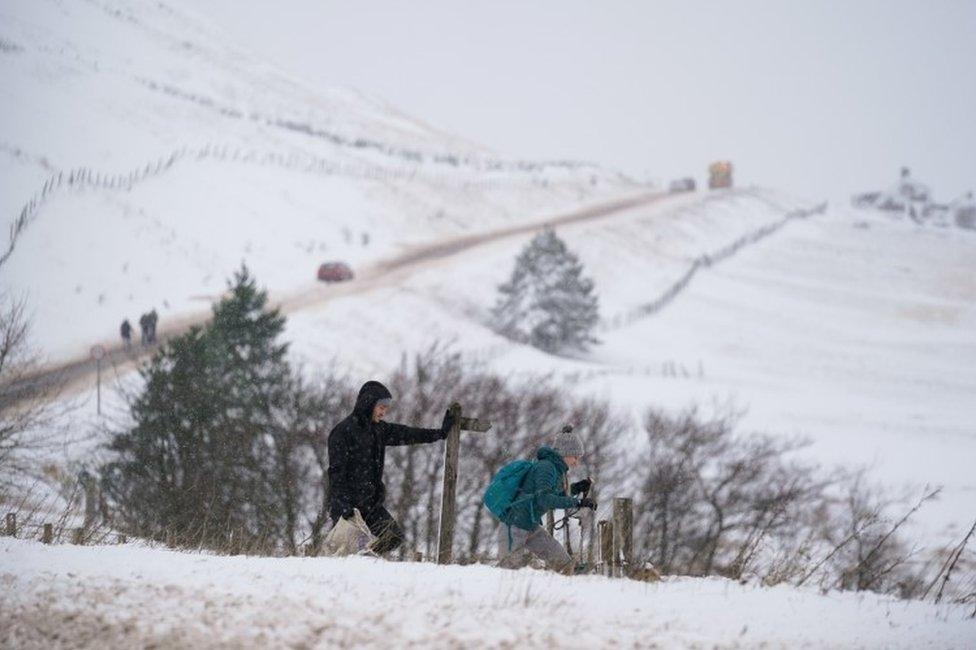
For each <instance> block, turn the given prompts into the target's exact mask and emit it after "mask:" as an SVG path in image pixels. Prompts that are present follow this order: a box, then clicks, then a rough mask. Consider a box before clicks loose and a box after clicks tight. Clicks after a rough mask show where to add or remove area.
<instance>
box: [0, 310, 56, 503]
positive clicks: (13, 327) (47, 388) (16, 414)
mask: <svg viewBox="0 0 976 650" xmlns="http://www.w3.org/2000/svg"><path fill="white" fill-rule="evenodd" d="M40 366H41V358H40V355H39V354H38V353H37V352H35V351H34V350H33V349H32V348H31V346H30V321H29V319H28V317H27V311H26V303H25V301H24V300H22V299H15V298H12V297H11V296H9V295H7V294H2V293H0V489H2V490H4V491H5V492H10V491H11V489H12V488H13V487H14V486H15V485H17V484H18V483H23V482H25V480H26V481H28V482H29V480H30V479H31V478H37V476H38V472H37V461H36V456H37V454H38V453H40V452H42V451H44V450H46V449H49V448H50V447H51V446H52V445H54V444H55V441H56V439H57V431H55V430H54V423H55V421H56V420H57V416H58V415H60V414H62V412H63V409H64V407H62V406H60V405H59V404H58V403H57V402H56V399H57V397H58V395H59V394H60V391H61V388H62V381H61V380H60V378H58V377H51V376H43V377H42V376H40V375H38V373H37V371H38V370H39V369H40Z"/></svg>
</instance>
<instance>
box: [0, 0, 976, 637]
mask: <svg viewBox="0 0 976 650" xmlns="http://www.w3.org/2000/svg"><path fill="white" fill-rule="evenodd" d="M0 46H2V48H0V49H2V52H0V56H2V57H3V59H2V65H0V97H2V98H3V100H4V106H5V108H4V120H3V121H2V123H0V225H3V226H4V228H3V229H2V230H0V232H2V233H3V235H2V236H0V237H3V238H4V239H0V254H4V252H5V251H6V250H7V246H8V244H9V243H10V242H9V241H8V240H6V239H5V237H6V236H7V230H8V226H9V225H10V224H13V223H15V219H16V218H17V215H18V214H21V211H22V210H27V213H28V214H29V216H30V219H29V220H28V221H27V223H26V225H25V227H24V228H23V230H22V231H21V232H20V233H19V234H18V235H17V237H16V240H15V241H14V242H13V243H14V248H13V251H12V253H11V254H10V257H9V258H8V259H7V261H6V262H5V263H4V265H3V266H2V269H0V283H2V286H0V288H2V289H3V290H4V291H5V292H10V293H11V294H12V295H15V296H23V297H25V298H26V299H27V300H28V309H29V310H30V312H31V315H32V317H33V330H32V337H33V342H34V343H35V345H37V346H38V348H39V349H40V351H41V353H42V355H43V356H44V357H45V359H46V360H48V361H50V362H52V363H56V362H61V361H65V360H69V359H73V358H77V357H79V356H84V355H85V354H86V353H87V351H88V349H89V347H90V346H91V345H92V344H94V343H99V342H105V343H113V342H115V341H116V339H117V335H116V332H117V331H118V325H119V323H120V322H121V320H122V318H123V317H128V318H129V320H130V321H132V322H133V323H135V322H136V320H137V319H138V316H139V314H140V313H142V312H145V311H148V310H149V309H151V308H153V307H155V308H157V309H158V310H159V312H160V315H161V326H162V327H163V328H165V327H166V326H167V325H169V324H171V323H176V322H186V321H187V319H190V318H198V317H199V316H200V314H205V313H206V312H207V310H208V309H209V305H210V303H211V301H213V300H214V299H215V298H216V297H217V296H219V295H220V292H221V291H222V290H223V288H224V287H225V281H226V280H227V278H228V277H229V276H230V275H231V274H232V273H233V272H234V271H235V270H236V269H237V268H238V267H239V265H240V264H241V262H246V263H247V264H248V265H249V267H250V268H251V269H252V271H253V272H254V274H255V276H256V277H257V279H258V281H259V283H260V284H262V285H263V286H265V287H267V288H269V289H270V291H271V295H272V297H273V299H274V301H275V302H277V303H281V304H284V305H285V307H286V308H287V312H288V325H287V331H286V333H285V337H284V338H285V339H286V340H287V341H289V342H290V343H291V348H290V350H291V355H292V360H293V361H294V362H295V363H296V364H300V365H301V366H302V367H303V368H304V370H305V371H306V372H308V373H312V374H314V373H315V372H317V371H318V370H319V369H322V368H325V367H327V366H329V365H331V364H336V365H338V366H339V367H340V368H341V369H342V370H344V371H346V372H347V373H348V374H349V376H350V378H351V381H352V383H354V384H357V385H358V384H359V383H361V382H362V381H363V380H364V379H366V378H376V379H379V380H381V381H383V380H387V379H388V378H389V376H390V375H391V374H392V373H393V372H394V370H395V368H396V366H397V364H398V363H399V362H400V359H401V357H402V356H403V355H408V354H410V353H412V352H417V351H421V350H424V349H426V348H428V347H429V346H430V345H431V344H433V343H435V342H440V343H446V344H448V345H450V346H451V347H452V349H454V350H457V351H460V352H463V353H464V354H466V355H467V356H468V357H470V358H472V359H475V360H477V361H479V362H482V363H484V364H485V365H486V366H487V367H488V368H490V369H492V370H496V371H498V372H500V373H503V374H513V375H520V376H522V375H530V376H536V375H551V376H552V378H553V380H554V381H556V382H561V383H562V384H563V385H565V386H566V389H567V390H571V391H574V392H575V393H576V394H578V395H581V396H589V397H595V398H606V399H608V400H609V401H611V402H612V403H613V404H614V405H615V406H616V407H617V408H618V409H619V410H620V411H621V412H622V413H624V414H627V415H630V416H632V418H633V426H632V428H631V431H630V433H629V437H628V439H627V440H624V441H622V443H623V444H634V443H636V442H637V441H639V440H641V439H642V437H643V433H642V431H641V429H640V425H639V422H640V417H641V414H642V413H643V411H644V410H645V409H646V408H648V407H658V408H664V409H666V410H668V411H672V412H674V411H679V410H681V409H684V408H687V407H689V406H691V405H700V406H703V407H705V410H706V411H707V410H708V407H709V406H710V405H713V404H720V405H730V406H732V407H734V408H736V409H742V410H744V411H745V416H744V419H743V421H742V427H741V428H742V430H743V431H744V432H747V431H760V432H764V433H768V434H771V435H775V436H802V437H805V438H807V439H809V440H810V442H811V445H810V447H809V448H808V449H806V450H805V451H804V452H802V453H804V454H806V455H807V457H808V458H810V459H813V460H816V461H818V462H821V463H823V464H824V465H825V466H827V467H835V466H841V467H844V468H847V469H854V468H859V467H865V468H867V469H868V471H869V474H868V476H869V478H870V479H872V480H877V481H880V482H882V483H883V484H884V485H885V486H886V487H888V488H889V489H890V490H891V493H892V494H899V493H901V492H902V491H903V490H905V491H907V492H909V493H913V494H914V493H917V491H918V490H920V489H921V487H922V486H924V485H943V486H945V489H944V491H943V493H942V495H941V497H940V499H939V500H938V501H936V502H934V503H931V504H927V505H926V506H925V508H923V509H922V511H921V512H919V514H918V515H917V517H916V518H915V521H914V524H913V525H914V527H913V528H912V530H911V533H912V535H911V539H913V540H918V541H919V542H920V544H921V548H920V549H919V551H920V552H921V553H928V552H932V551H934V550H936V549H938V548H940V547H941V546H942V545H944V544H946V543H948V542H953V543H955V542H958V541H959V538H960V537H961V534H963V533H964V532H965V531H966V530H968V528H969V526H970V525H971V523H972V519H973V517H974V516H976V511H974V510H973V503H974V502H976V475H974V473H973V471H972V460H973V459H974V458H976V425H974V424H973V422H974V421H976V418H974V416H976V407H974V399H973V395H976V255H974V253H976V236H974V233H972V232H965V231H961V230H957V229H939V228H933V227H920V226H918V225H915V224H913V223H910V222H907V221H897V220H893V219H891V218H889V217H887V216H882V215H880V214H876V213H872V212H865V211H855V210H851V209H848V208H846V207H841V206H839V205H836V204H831V205H829V206H828V207H827V208H826V209H825V210H822V211H817V210H813V208H814V207H815V206H817V205H819V204H820V201H819V200H813V199H809V198H799V197H793V196H786V195H783V194H782V193H780V192H777V191H774V190H770V189H764V188H744V189H736V190H731V191H719V192H707V193H706V192H698V193H689V194H684V195H678V196H667V195H662V196H660V197H652V199H651V200H647V201H645V202H643V203H642V204H641V205H638V206H635V207H630V208H627V209H619V210H613V211H610V212H608V213H607V214H602V215H600V216H599V218H593V219H589V220H579V221H576V222H574V223H572V224H568V225H564V226H560V227H559V228H558V231H557V232H558V234H559V236H560V237H562V238H564V239H565V241H566V242H567V244H568V246H569V247H570V249H572V250H573V251H574V252H576V253H577V254H578V255H579V257H580V259H581V260H582V262H583V263H584V265H585V269H586V273H587V274H588V275H591V276H592V277H593V279H594V281H595V284H596V293H597V294H598V296H599V299H600V314H601V322H600V324H599V328H598V331H597V332H596V335H597V337H598V338H599V339H600V343H599V344H598V345H595V346H594V347H593V348H592V349H591V350H590V351H588V352H586V353H580V354H578V355H575V356H572V357H568V356H566V357H562V356H552V355H548V354H545V353H543V352H541V351H539V350H537V349H534V348H531V347H528V346H524V345H520V344H516V343H513V342H511V341H509V340H507V339H505V338H504V337H501V336H500V335H498V334H497V333H496V332H494V331H493V329H492V327H491V325H490V322H489V319H490V311H491V307H492V305H493V304H494V301H495V299H496V295H497V287H498V285H499V284H500V283H502V282H503V281H505V280H506V279H507V278H508V276H509V274H510V273H511V270H512V264H513V261H514V258H515V256H516V255H517V254H518V252H519V251H520V250H521V248H522V247H523V246H524V245H525V244H526V243H527V242H528V241H529V239H530V238H531V236H532V233H531V232H519V233H516V234H505V233H506V232H509V233H510V232H511V229H513V228H518V227H521V226H526V225H533V224H541V223H543V222H545V221H546V220H547V219H552V218H556V217H558V216H561V215H562V216H565V215H571V214H574V213H578V212H579V211H580V210H585V209H587V208H588V207H592V206H598V205H606V204H607V203H608V202H613V201H619V200H621V199H622V198H627V197H634V196H645V195H648V192H649V189H651V188H648V187H644V186H641V185H639V184H637V183H635V182H633V181H631V180H629V179H627V178H625V177H622V176H621V175H619V174H617V173H615V172H613V171H610V170H606V169H602V168H600V167H598V166H594V165H590V164H584V163H579V164H576V163H573V164H562V163H533V162H526V161H516V160H510V159H506V158H504V157H502V156H500V155H498V154H495V153H493V152H491V151H488V150H486V149H485V148H483V147H481V146H479V145H476V144H472V143H469V142H467V141H465V140H463V139H461V138H458V137H456V136H453V135H450V134H445V133H442V132H440V131H438V130H436V129H434V128H432V127H429V126H427V125H425V124H423V123H422V122H419V121H417V120H414V119H412V118H410V117H408V116H405V115H403V114H402V113H400V112H399V111H397V110H396V109H395V108H393V107H391V106H389V105H387V104H385V103H384V102H382V101H381V100H377V99H374V98H370V97H367V96H364V95H361V94H360V93H358V92H356V91H352V90H325V91H319V90H312V89H310V88H308V87H306V86H304V85H303V84H302V83H301V82H299V81H297V80H294V79H292V78H291V77H290V76H289V75H288V74H287V73H284V72H282V71H280V70H277V69H275V68H274V67H273V66H270V65H268V64H267V63H266V62H264V61H262V60H259V59H257V58H255V57H253V56H252V55H250V54H248V53H247V52H246V51H244V50H242V49H241V48H239V47H238V46H237V45H235V44H234V43H231V42H229V41H228V39H226V38H225V37H224V36H223V35H222V34H221V32H220V30H219V28H218V27H216V26H213V25H210V24H207V23H206V22H205V21H199V20H198V19H196V18H194V17H193V16H192V14H190V13H183V12H182V11H177V10H176V9H174V8H173V7H172V6H171V5H167V4H147V3H141V2H133V1H129V0H106V1H105V2H47V1H39V2H33V1H30V2H28V1H26V0H11V1H9V2H5V3H3V4H2V5H0ZM174 154H175V157H174ZM170 160H172V161H173V162H172V163H170V162H169V161H170ZM75 176H78V177H80V178H82V179H83V180H80V181H77V180H73V181H72V182H71V183H67V181H65V180H64V179H66V178H69V177H71V178H75ZM56 179H61V180H56ZM28 208H29V209H28ZM798 211H801V212H803V214H807V215H808V216H806V217H804V218H791V217H790V215H796V214H797V213H798ZM773 227H775V231H770V232H771V234H769V235H768V236H764V237H761V238H758V239H756V241H754V242H752V241H750V242H749V243H747V244H745V245H743V246H742V247H741V249H739V250H737V251H736V252H735V254H734V255H731V256H729V257H727V258H725V257H721V256H720V253H721V252H722V251H723V250H727V249H728V247H729V246H730V245H733V244H734V243H736V242H740V241H744V240H748V239H749V238H750V237H751V236H754V235H757V234H759V233H764V232H767V231H769V229H770V228H773ZM492 233H494V235H493V236H492ZM472 235H476V236H485V235H489V237H487V238H486V239H485V241H484V242H479V243H477V244H476V245H471V246H470V247H469V248H467V249H465V250H464V251H463V253H459V254H455V255H451V254H443V251H441V253H442V254H438V255H436V256H432V257H430V258H424V259H417V260H413V261H411V262H409V263H403V264H401V265H398V266H396V267H395V268H394V269H392V270H391V269H390V268H389V263H390V261H391V260H397V259H400V260H401V261H402V260H403V256H404V255H410V254H412V253H413V252H415V251H417V250H418V249H419V247H423V246H428V247H430V246H436V245H438V244H443V242H456V241H458V239H457V238H459V237H467V236H472ZM329 260H342V261H346V262H348V263H349V264H350V265H351V266H352V267H353V268H354V269H355V270H356V272H357V276H358V277H357V280H356V281H354V282H350V283H347V284H344V285H340V286H324V285H322V284H321V283H317V282H316V281H315V280H314V273H315V269H316V268H317V266H318V264H320V263H321V262H324V261H329ZM701 260H710V261H711V260H714V263H712V264H710V265H708V266H705V267H702V268H700V269H699V270H698V272H696V273H694V275H693V276H691V279H690V281H689V282H688V283H687V286H686V287H685V288H684V289H683V290H681V291H680V292H678V293H677V295H676V297H675V298H674V300H672V301H670V302H668V303H667V304H665V305H664V306H663V307H661V308H660V309H659V310H657V311H655V312H654V313H651V314H647V313H646V312H647V306H648V305H650V304H652V303H654V302H655V300H657V299H658V298H659V297H660V296H662V295H664V294H666V292H668V290H669V289H670V288H671V287H673V286H675V284H676V283H679V282H681V281H682V278H686V277H689V276H688V273H689V270H690V269H692V268H693V265H695V264H696V261H698V263H699V264H701ZM105 383H106V386H105V387H103V395H102V398H103V413H104V415H102V416H96V415H95V387H94V386H93V385H91V384H90V383H89V384H86V385H83V386H81V387H80V389H79V390H77V391H74V392H72V393H71V394H70V395H69V396H68V398H67V400H68V401H67V402H66V403H65V404H64V406H67V407H70V409H69V410H68V411H67V412H66V415H65V417H64V418H63V419H62V421H61V422H60V423H59V424H61V425H63V431H64V432H65V438H64V439H63V440H59V441H58V444H56V445H55V446H54V447H53V448H47V449H45V451H44V455H43V456H40V457H38V458H36V462H37V465H38V466H41V465H43V466H44V467H45V471H47V473H48V475H50V476H61V477H62V478H63V477H69V478H70V477H73V476H75V475H77V473H78V472H79V471H80V470H81V469H82V468H84V467H88V468H94V467H96V466H98V465H99V463H100V462H101V461H102V460H103V459H104V454H105V450H104V448H103V445H104V443H105V442H106V441H107V433H106V429H107V428H111V427H113V426H117V425H118V424H119V423H120V422H122V421H124V418H125V410H124V409H125V401H124V396H123V395H122V393H121V392H120V389H121V388H127V389H129V390H132V389H135V388H138V386H137V383H138V381H137V377H136V375H135V374H134V373H133V369H132V366H131V364H130V365H124V366H119V367H114V368H109V369H108V370H107V371H106V373H105ZM449 399H450V396H446V397H445V402H447V401H449ZM484 415H485V416H487V417H490V416H491V414H484ZM393 419H394V420H395V419H396V413H395V411H394V413H393ZM496 434H497V435H504V432H496ZM55 482H56V481H52V483H55ZM50 489H51V492H52V493H54V492H56V491H57V488H56V487H51V488H50ZM35 496H36V495H35ZM60 508H61V504H60V503H58V504H55V505H54V506H53V507H52V508H51V509H52V511H54V512H59V511H60ZM0 540H2V541H0V587H2V588H0V646H3V647H8V646H9V647H68V646H72V645H86V644H87V645H96V644H97V645H99V646H106V647H141V646H150V645H157V646H162V647H169V646H184V647H185V646H195V647H196V646H203V647H206V646H222V647H239V646H265V647H267V646H291V647H316V646H325V645H338V646H356V647H374V646H380V645H383V646H384V647H388V646H389V645H390V639H391V638H396V639H397V640H398V641H399V642H402V643H401V645H411V646H414V647H467V646H471V645H473V644H478V645H483V646H488V647H516V646H520V645H521V646H524V645H526V644H527V645H528V646H529V647H535V646H541V645H547V646H553V647H571V646H573V647H575V646H581V645H590V646H597V647H614V646H616V647H699V648H712V647H742V648H752V647H783V648H794V647H815V648H822V647H845V648H847V647H878V648H881V647H885V648H888V647H904V648H919V647H937V648H972V647H976V628H974V622H973V620H972V619H966V618H965V616H966V615H967V614H968V613H971V607H970V609H969V610H963V609H959V608H958V607H953V606H943V607H937V606H934V605H932V604H929V603H925V604H922V603H917V602H915V603H913V602H901V601H895V600H892V599H889V598H883V597H878V596H875V595H871V594H847V593H829V594H820V593H819V592H816V591H814V590H798V589H792V588H787V587H776V588H772V589H762V588H758V587H753V586H748V585H740V584H737V583H733V582H728V581H723V580H693V579H681V580H669V581H668V582H666V583H664V584H657V585H647V584H642V583H634V582H628V581H608V580H606V579H604V578H600V577H593V576H586V577H577V578H573V579H567V578H563V577H560V576H553V575H548V574H543V573H540V572H536V571H532V570H526V571H521V572H505V571H498V570H494V569H491V568H488V567H483V566H478V567H474V566H472V567H456V566H454V567H445V568H435V567H433V566H430V565H420V564H404V563H385V562H377V561H373V560H368V559H360V558H357V559H348V560H329V559H305V558H287V559H271V558H266V559H258V558H243V557H215V556H209V555H201V554H190V553H177V552H172V551H167V550H163V549H160V548H145V547H141V546H139V545H127V546H121V547H119V546H113V547H74V546H68V545H60V546H54V547H47V546H42V545H39V544H36V543H32V542H27V541H22V540H20V541H18V540H10V539H7V538H0ZM364 605H365V606H364Z"/></svg>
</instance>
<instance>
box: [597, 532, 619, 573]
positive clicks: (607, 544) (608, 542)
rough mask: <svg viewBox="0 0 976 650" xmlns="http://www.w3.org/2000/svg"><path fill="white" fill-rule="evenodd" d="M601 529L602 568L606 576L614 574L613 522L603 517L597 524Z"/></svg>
mask: <svg viewBox="0 0 976 650" xmlns="http://www.w3.org/2000/svg"><path fill="white" fill-rule="evenodd" d="M597 526H598V528H599V531H600V568H601V569H602V571H603V574H604V575H606V576H612V575H613V565H614V564H615V562H614V556H613V522H612V521H607V520H606V519H601V520H600V523H599V524H597Z"/></svg>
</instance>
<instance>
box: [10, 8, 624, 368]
mask: <svg viewBox="0 0 976 650" xmlns="http://www.w3.org/2000/svg"><path fill="white" fill-rule="evenodd" d="M0 41H2V43H3V48H2V51H0V62H2V65H0V97H2V100H3V105H4V109H3V120H2V122H0V219H2V223H3V225H4V239H3V240H0V255H3V254H5V253H6V252H7V250H8V248H9V246H11V245H13V246H14V249H13V252H12V253H11V254H10V257H9V259H8V260H7V261H6V263H5V264H4V265H3V266H2V271H0V272H2V274H3V281H4V287H5V288H6V289H7V290H10V291H12V292H14V293H16V294H26V295H28V296H29V297H30V299H31V307H32V309H33V312H34V326H35V329H34V337H35V341H36V343H37V344H39V345H40V346H41V347H42V348H43V349H44V351H45V352H46V353H47V354H48V356H49V357H51V358H54V359H56V358H64V357H71V356H76V355H78V354H82V353H84V352H85V351H87V347H88V345H89V344H90V343H91V342H93V341H94V340H100V339H103V338H106V337H113V336H114V332H115V331H116V330H117V327H118V324H119V323H120V322H121V321H122V318H123V317H129V318H130V319H135V318H138V316H139V314H141V313H143V312H145V311H148V310H149V309H150V308H152V307H156V308H157V309H159V310H160V312H161V314H162V318H163V320H164V322H165V320H166V319H167V318H168V317H171V316H173V315H176V314H180V313H184V312H186V311H192V310H194V309H196V310H199V309H200V308H201V307H202V308H204V309H205V308H206V300H205V299H206V298H207V297H210V296H212V295H214V294H215V293H219V292H220V291H221V290H222V289H223V286H224V279H225V277H226V276H227V274H228V271H229V270H230V269H232V268H233V267H235V266H238V265H239V264H240V263H241V261H247V262H248V264H249V265H250V266H251V267H252V268H253V269H254V271H255V272H256V273H257V274H258V276H259V277H261V278H262V281H263V282H265V283H266V284H267V285H268V286H269V287H270V288H271V289H272V290H274V291H290V290H294V289H298V288H301V287H305V286H308V285H310V284H312V283H313V282H314V274H315V269H316V268H317V266H318V264H319V263H321V262H323V261H326V260H330V259H340V260H344V261H347V262H349V263H351V264H353V265H354V266H355V265H359V264H362V263H365V262H366V261H368V260H371V259H378V258H380V257H382V256H387V255H390V254H392V253H394V252H397V251H398V250H401V249H403V248H405V247H407V246H409V245H411V244H414V243H417V242H420V241H430V240H433V239H437V238H440V237H444V236H447V235H456V234H460V233H467V232H477V231H483V230H489V229H491V228H492V227H498V226H502V225H507V224H511V223H518V222H521V221H523V220H526V219H530V218H532V217H533V216H536V215H539V214H548V213H552V212H555V211H560V210H566V209H570V208H574V207H576V206H578V205H580V204H581V203H585V202H587V201H591V202H592V201H597V200H599V199H601V198H603V197H609V196H616V195H620V194H621V193H626V192H628V191H630V192H634V191H637V190H639V189H640V188H638V187H636V186H635V185H634V184H633V183H632V182H630V181H628V180H627V179H625V178H623V177H622V176H620V175H618V174H616V173H613V172H609V171H606V170H603V169H600V168H599V167H596V166H593V165H589V164H584V163H570V162H554V163H546V162H533V161H518V160H511V159H505V158H503V157H500V156H496V155H493V154H492V153H491V152H489V151H486V150H485V149H483V148H481V147H479V146H476V145H473V144H471V143H468V142H466V141H464V140H462V139H460V138H458V137H455V136H451V135H447V134H444V133H442V132H440V131H437V130H435V129H433V128H431V127H429V126H426V125H424V124H422V123H420V122H418V121H416V120H413V119H411V118H408V117H406V116H404V115H403V114H401V113H400V112H398V111H396V110H395V109H394V108H392V107H390V106H388V105H386V104H385V103H383V102H381V101H379V100H376V99H372V98H368V97H365V96H363V95H361V94H360V93H358V92H355V91H352V90H344V89H339V90H330V89H325V90H312V89H310V88H308V87H306V86H304V85H302V84H301V83H300V82H298V81H296V80H294V79H291V78H290V77H288V76H287V75H286V74H285V73H283V72H281V71H279V70H276V69H274V68H272V67H270V66H268V65H267V64H265V63H264V62H262V61H260V60H257V59H255V58H254V57H252V56H251V55H249V54H248V53H247V52H246V51H245V50H242V49H241V48H240V47H238V46H236V45H235V44H233V43H231V42H229V41H228V40H227V39H226V38H225V37H224V36H223V35H222V34H221V33H220V31H219V29H217V28H216V27H214V26H212V25H210V24H208V23H207V22H206V21H202V20H200V19H199V18H196V17H193V16H192V14H187V13H185V12H184V11H182V10H178V9H175V8H174V7H173V6H172V5H169V4H165V3H144V2H135V1H132V0H105V1H100V2H83V1H81V0H77V1H74V2H50V1H48V0H42V1H41V2H33V1H29V2H28V1H13V2H7V3H4V5H3V6H2V7H0ZM18 220H22V221H23V227H22V228H20V229H19V230H15V231H11V235H16V236H15V238H14V241H11V240H10V239H9V238H8V234H7V232H8V229H9V228H10V227H11V226H14V225H16V224H17V223H18ZM201 298H203V299H204V301H203V302H199V300H201ZM66 316H70V318H71V320H72V327H71V328H70V331H66V328H65V327H63V322H62V321H63V320H64V319H65V317H66Z"/></svg>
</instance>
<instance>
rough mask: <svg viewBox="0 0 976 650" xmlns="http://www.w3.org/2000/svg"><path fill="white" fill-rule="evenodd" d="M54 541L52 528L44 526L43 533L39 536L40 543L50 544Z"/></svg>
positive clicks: (47, 525) (49, 525) (48, 525)
mask: <svg viewBox="0 0 976 650" xmlns="http://www.w3.org/2000/svg"><path fill="white" fill-rule="evenodd" d="M53 541H54V526H52V525H51V524H44V532H43V533H42V534H41V542H42V543H44V544H50V543H51V542H53Z"/></svg>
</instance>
